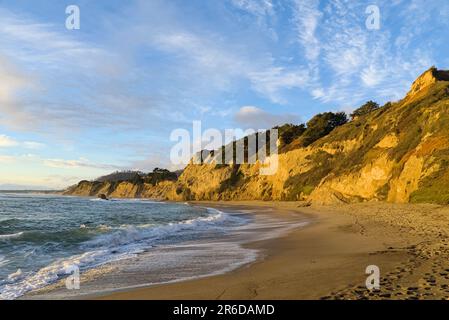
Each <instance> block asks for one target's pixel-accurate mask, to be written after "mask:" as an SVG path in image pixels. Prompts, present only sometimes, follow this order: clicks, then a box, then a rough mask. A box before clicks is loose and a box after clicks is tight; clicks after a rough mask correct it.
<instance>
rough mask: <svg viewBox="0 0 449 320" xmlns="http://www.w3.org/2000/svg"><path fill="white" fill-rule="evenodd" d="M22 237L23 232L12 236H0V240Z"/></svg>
mask: <svg viewBox="0 0 449 320" xmlns="http://www.w3.org/2000/svg"><path fill="white" fill-rule="evenodd" d="M22 235H23V231H21V232H17V233H12V234H0V240H5V239H14V238H19V237H20V236H22Z"/></svg>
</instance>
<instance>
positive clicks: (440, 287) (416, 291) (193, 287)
mask: <svg viewBox="0 0 449 320" xmlns="http://www.w3.org/2000/svg"><path fill="white" fill-rule="evenodd" d="M190 203H191V204H192V205H196V206H206V207H211V208H216V209H219V210H223V211H226V210H235V211H238V210H250V211H252V212H253V213H252V214H254V215H257V214H258V212H261V211H263V212H265V213H266V212H271V213H270V214H272V215H274V216H277V217H280V216H282V219H290V218H292V219H297V218H298V216H301V217H306V220H307V221H309V223H308V225H306V226H304V227H301V228H296V229H294V230H291V231H289V232H288V233H285V234H283V235H281V236H280V237H276V238H271V239H268V240H261V241H257V242H252V243H249V244H248V245H247V246H248V247H249V248H252V249H257V250H259V251H260V252H261V255H260V256H259V259H257V260H256V261H254V262H252V263H250V264H246V265H244V266H242V267H239V268H238V269H236V270H233V271H230V272H227V273H224V274H220V275H213V276H206V277H200V278H196V279H192V280H185V281H180V282H175V283H166V284H155V285H151V286H143V287H139V288H128V289H123V290H115V291H113V292H107V293H105V292H103V293H97V294H92V295H87V296H80V297H77V299H105V300H111V299H112V300H114V299H132V300H138V299H150V300H170V299H179V300H211V299H225V300H226V299H229V300H230V299H236V300H240V299H241V300H243V299H273V300H278V299H279V300H280V299H287V300H296V299H447V298H449V289H448V287H449V263H447V262H446V261H448V259H446V258H448V257H449V248H448V243H449V241H448V239H449V227H448V226H449V218H448V217H449V208H448V207H446V206H438V205H411V204H388V203H378V202H373V203H360V204H351V205H340V206H332V207H330V206H311V207H307V206H304V203H299V202H262V201H247V202H244V201H237V202H227V201H226V202H190ZM262 208H263V209H264V210H261V209H262ZM266 209H269V210H268V211H267V210H266ZM372 265H375V266H378V267H379V269H380V284H381V288H380V290H375V291H370V290H368V289H367V288H366V286H365V281H366V279H367V277H368V274H366V268H367V267H368V266H372Z"/></svg>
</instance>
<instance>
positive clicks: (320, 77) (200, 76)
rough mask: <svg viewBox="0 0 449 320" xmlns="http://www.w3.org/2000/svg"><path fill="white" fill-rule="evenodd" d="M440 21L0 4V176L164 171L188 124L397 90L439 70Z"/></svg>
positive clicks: (448, 20)
mask: <svg viewBox="0 0 449 320" xmlns="http://www.w3.org/2000/svg"><path fill="white" fill-rule="evenodd" d="M73 4H74V5H78V6H79V8H80V12H81V28H80V30H68V29H66V28H65V20H66V17H67V15H66V13H65V8H66V7H67V6H68V5H73ZM373 4H374V5H377V6H378V7H379V9H380V29H378V30H370V29H367V27H366V25H365V21H366V19H367V17H368V14H366V13H365V10H366V8H367V6H368V5H373ZM448 24H449V2H448V1H446V0H437V1H435V0H432V1H424V0H416V1H415V0H412V1H405V0H403V1H401V0H393V1H391V0H389V1H343V0H329V1H323V0H322V1H319V0H308V1H305V0H304V1H301V0H283V1H278V0H222V1H218V0H217V1H199V0H192V1H188V2H186V1H177V0H172V1H159V0H148V1H144V0H141V1H117V0H107V1H106V0H97V1H75V0H73V1H68V2H66V1H60V0H53V1H45V0H35V1H29V0H27V1H24V0H15V1H0V185H1V184H22V185H27V186H48V187H51V188H61V187H65V186H67V185H70V184H73V183H75V182H77V181H78V180H81V179H92V178H95V177H97V176H99V175H102V174H105V173H108V172H110V171H114V170H118V169H130V168H132V169H141V170H145V171H147V170H151V169H152V168H153V167H155V166H159V167H168V168H170V169H174V167H173V166H171V164H170V162H169V151H170V148H171V147H172V146H173V144H174V142H171V141H170V140H169V136H170V132H171V131H172V130H173V129H176V128H185V129H191V127H192V121H193V120H201V121H202V125H203V128H204V129H207V128H218V129H225V128H248V127H251V128H254V129H261V128H266V127H268V126H271V125H274V124H279V123H284V122H298V123H299V122H301V121H306V120H307V119H309V118H310V117H311V116H312V115H314V114H316V113H318V112H322V111H329V110H332V111H337V110H345V111H351V110H353V109H354V108H356V107H357V106H359V105H361V104H362V103H363V102H364V101H366V100H369V99H373V100H376V101H378V102H379V103H385V102H387V101H390V100H398V99H400V98H401V97H402V96H403V95H404V94H405V93H406V92H407V91H408V88H409V87H410V85H411V82H412V81H413V80H414V79H415V78H416V77H417V76H418V75H419V74H420V73H421V72H423V71H424V70H426V69H427V68H429V67H430V66H432V65H436V66H437V67H439V68H442V69H445V68H449V55H448V54H447V52H449V50H448V49H449V48H448V46H449V41H448V40H449V39H448V36H447V30H448Z"/></svg>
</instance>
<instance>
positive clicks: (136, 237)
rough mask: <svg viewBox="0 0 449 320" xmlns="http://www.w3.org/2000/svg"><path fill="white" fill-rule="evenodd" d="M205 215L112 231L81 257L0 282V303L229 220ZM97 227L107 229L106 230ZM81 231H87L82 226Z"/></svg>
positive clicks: (86, 244) (215, 212)
mask: <svg viewBox="0 0 449 320" xmlns="http://www.w3.org/2000/svg"><path fill="white" fill-rule="evenodd" d="M208 212H209V213H210V215H209V216H204V217H199V218H195V219H188V220H184V221H181V222H178V223H169V224H166V225H161V226H154V225H151V224H142V225H135V226H131V225H122V226H120V227H117V228H114V229H115V230H114V231H112V233H109V234H103V235H98V236H97V237H96V238H94V239H92V240H89V241H86V242H84V243H83V245H82V246H81V247H82V248H83V250H85V252H84V253H82V254H79V255H74V256H71V257H68V258H63V259H59V260H58V261H56V262H54V263H52V264H50V265H48V266H46V267H44V268H41V269H40V270H39V271H37V272H34V273H33V272H27V273H25V272H22V271H20V272H19V270H18V271H16V272H15V273H12V274H10V275H9V276H8V278H7V279H6V280H4V281H3V283H1V282H0V300H1V299H7V300H10V299H16V298H18V297H20V296H22V295H24V294H26V293H27V292H29V291H32V290H36V289H40V288H43V287H45V286H47V285H49V284H52V283H54V282H56V281H58V280H61V279H63V278H65V277H66V276H67V275H68V272H67V270H68V268H69V267H70V266H77V267H78V268H80V270H85V269H90V268H95V267H98V266H101V265H103V264H105V263H110V262H113V261H117V260H123V259H129V258H132V257H135V256H136V255H137V254H140V253H142V252H144V251H145V250H146V249H148V248H151V247H152V240H155V239H160V238H163V237H164V236H167V235H173V234H176V233H179V232H180V231H184V230H191V229H195V230H198V229H201V228H208V227H210V226H211V225H215V224H217V223H220V222H222V221H225V220H226V219H227V217H228V215H227V214H225V213H223V212H221V211H219V210H216V209H210V210H209V209H208ZM100 227H103V228H107V227H108V226H100ZM80 228H81V229H84V228H87V227H86V226H83V225H81V226H80ZM97 228H98V227H97ZM143 240H145V241H143ZM142 241H143V242H142ZM0 263H1V260H0Z"/></svg>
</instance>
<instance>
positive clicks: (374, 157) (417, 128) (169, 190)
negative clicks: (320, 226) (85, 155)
mask: <svg viewBox="0 0 449 320" xmlns="http://www.w3.org/2000/svg"><path fill="white" fill-rule="evenodd" d="M448 108H449V72H448V71H440V70H437V69H435V68H431V69H429V70H427V71H426V72H424V73H423V74H422V75H421V76H420V77H419V78H418V79H417V80H416V81H415V82H414V83H413V85H412V87H411V90H410V92H409V93H408V94H407V95H406V97H405V98H404V99H403V100H401V101H398V102H395V103H387V104H386V105H385V106H383V107H380V108H378V109H376V110H373V111H372V112H369V113H368V114H365V115H363V116H359V117H357V118H355V119H354V120H353V121H350V122H348V123H346V124H343V125H339V126H337V127H336V128H335V129H333V130H332V131H331V132H330V133H327V132H326V134H325V135H324V136H322V137H320V138H319V139H317V140H314V141H313V142H312V143H310V144H306V143H304V141H305V140H306V139H305V135H306V134H307V132H305V133H303V132H302V131H300V132H299V133H298V136H295V137H294V139H293V140H292V141H288V143H286V144H285V145H284V146H282V147H281V149H280V154H279V165H278V170H277V172H276V173H275V174H274V175H268V176H263V175H260V173H259V168H260V163H256V164H241V165H232V164H231V165H215V164H201V165H198V164H192V163H191V164H189V165H188V166H187V167H186V168H185V170H184V171H183V173H182V174H181V175H180V176H179V178H178V179H177V180H175V181H162V182H158V183H156V184H145V183H138V184H133V183H130V182H121V183H118V184H110V183H108V182H102V183H95V182H82V183H80V184H78V185H77V186H75V187H72V188H71V189H69V190H67V191H66V194H72V195H91V196H92V195H97V194H99V193H105V194H107V195H108V196H110V197H149V198H158V199H170V200H253V199H257V200H307V201H310V202H313V203H321V204H322V203H325V204H329V203H335V202H339V203H342V202H343V203H349V202H358V201H373V200H374V201H389V202H400V203H404V202H433V203H449V126H448V124H449V112H448Z"/></svg>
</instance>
